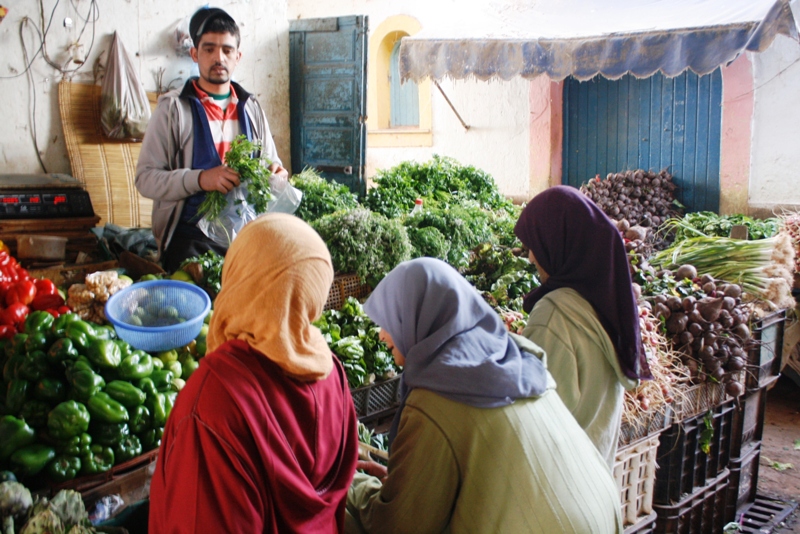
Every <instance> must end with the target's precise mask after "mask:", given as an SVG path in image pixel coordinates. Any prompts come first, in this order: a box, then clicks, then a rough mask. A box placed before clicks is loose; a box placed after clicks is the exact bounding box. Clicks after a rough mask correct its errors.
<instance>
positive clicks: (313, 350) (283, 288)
mask: <svg viewBox="0 0 800 534" xmlns="http://www.w3.org/2000/svg"><path fill="white" fill-rule="evenodd" d="M332 282H333V266H332V264H331V256H330V253H329V252H328V248H327V247H326V246H325V243H324V242H323V241H322V239H321V238H320V236H319V234H317V233H316V232H315V231H314V230H313V229H312V228H311V227H310V226H309V225H308V224H306V223H305V222H303V221H302V220H300V219H298V218H297V217H294V216H292V215H285V214H281V213H275V214H267V215H264V216H262V217H259V218H258V219H256V220H254V221H252V222H250V223H249V224H247V225H246V226H245V227H244V228H243V229H242V231H241V232H240V233H239V235H237V236H236V239H235V240H234V241H233V244H232V245H231V247H230V248H229V249H228V253H227V254H226V255H225V264H224V266H223V268H222V291H220V293H219V295H218V296H217V299H216V300H215V301H214V315H213V317H212V319H211V324H210V326H209V331H208V350H209V351H213V350H215V349H216V348H217V347H219V346H220V345H222V344H223V343H224V342H226V341H228V340H231V339H239V340H242V341H245V342H247V343H248V344H249V345H250V346H251V347H253V348H254V349H256V350H257V351H259V352H261V353H262V354H264V355H265V356H266V357H267V358H269V359H270V360H272V361H273V362H275V363H276V364H278V366H280V367H281V369H283V370H284V372H286V374H288V375H289V376H292V377H294V378H297V379H298V380H303V381H313V380H320V379H323V378H326V377H327V376H328V374H329V373H330V372H331V369H332V368H333V360H332V355H331V350H330V348H329V347H328V345H327V343H326V342H325V339H324V338H323V337H322V333H321V332H320V331H319V329H317V328H316V327H315V326H313V325H312V324H311V322H312V321H314V320H316V319H317V318H319V316H320V315H321V314H322V309H323V308H324V306H325V302H326V301H327V298H328V292H329V291H330V288H331V283H332Z"/></svg>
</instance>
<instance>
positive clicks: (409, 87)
mask: <svg viewBox="0 0 800 534" xmlns="http://www.w3.org/2000/svg"><path fill="white" fill-rule="evenodd" d="M421 29H422V25H421V24H420V23H419V21H417V20H416V19H415V18H413V17H409V16H407V15H395V16H392V17H389V18H387V19H386V20H384V21H383V22H382V23H380V24H379V25H378V27H377V28H375V29H374V30H373V31H372V32H371V33H370V38H369V63H368V66H367V76H368V78H369V79H368V83H367V144H368V145H369V146H371V147H409V146H418V147H422V146H433V134H432V133H431V82H430V80H428V79H425V80H422V81H420V82H419V83H414V82H412V81H410V80H408V81H406V82H405V83H400V69H399V61H398V59H399V51H400V46H401V41H402V39H403V37H408V36H411V35H414V34H415V33H417V32H418V31H419V30H421Z"/></svg>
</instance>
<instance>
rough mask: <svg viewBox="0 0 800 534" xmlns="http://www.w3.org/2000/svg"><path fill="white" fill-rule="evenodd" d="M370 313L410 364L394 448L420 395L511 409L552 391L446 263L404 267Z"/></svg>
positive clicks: (532, 359)
mask: <svg viewBox="0 0 800 534" xmlns="http://www.w3.org/2000/svg"><path fill="white" fill-rule="evenodd" d="M364 311H365V312H366V313H367V315H369V317H370V318H371V319H372V320H373V321H375V323H377V324H378V325H379V326H381V327H382V328H383V329H385V330H386V331H387V332H389V335H391V336H392V340H393V341H394V345H395V347H396V348H397V349H398V350H399V351H400V352H401V353H402V354H403V355H404V356H405V358H406V363H405V367H404V369H403V374H402V375H401V379H400V388H401V391H400V393H401V398H402V403H401V406H400V408H399V409H398V411H397V413H396V415H395V419H394V422H393V423H392V428H391V430H390V432H389V440H390V442H391V441H392V440H393V439H394V436H395V435H396V433H397V426H398V424H399V422H400V413H401V412H402V410H403V407H404V406H405V399H406V397H407V396H408V393H409V392H410V391H411V390H412V389H414V388H423V389H427V390H430V391H433V392H435V393H438V394H440V395H442V396H443V397H446V398H448V399H451V400H454V401H457V402H461V403H464V404H468V405H470V406H477V407H480V408H494V407H498V406H506V405H508V404H511V403H513V402H514V399H520V398H528V397H534V396H538V395H541V394H542V393H544V391H545V389H546V385H547V372H546V370H545V367H544V364H542V362H541V360H539V358H538V357H536V356H535V355H533V354H528V353H526V352H522V351H520V349H519V348H518V347H517V345H516V344H515V343H514V341H513V340H512V339H511V337H510V336H509V335H508V330H507V329H506V327H505V325H504V324H503V321H502V320H501V319H500V316H499V315H497V313H495V311H494V310H492V308H491V307H490V306H489V305H488V304H486V302H485V301H484V300H483V298H482V297H481V296H480V294H479V293H478V292H477V291H476V290H475V288H474V287H472V286H471V285H469V283H468V282H467V281H466V280H464V278H463V277H462V276H461V275H460V274H458V272H457V271H456V270H455V269H453V268H452V267H450V266H449V265H448V264H446V263H444V262H443V261H440V260H437V259H434V258H418V259H415V260H411V261H407V262H404V263H401V264H400V265H398V266H397V267H395V268H394V269H393V270H392V271H391V272H390V273H389V274H388V275H387V276H386V278H384V279H383V280H382V281H381V282H380V283H379V284H378V286H377V287H376V288H375V291H373V293H372V294H371V295H370V297H369V299H367V302H366V303H365V304H364Z"/></svg>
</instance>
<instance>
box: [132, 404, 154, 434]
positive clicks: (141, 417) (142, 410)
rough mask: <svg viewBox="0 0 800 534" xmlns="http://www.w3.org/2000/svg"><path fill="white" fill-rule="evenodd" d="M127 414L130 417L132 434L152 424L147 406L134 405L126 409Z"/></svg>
mask: <svg viewBox="0 0 800 534" xmlns="http://www.w3.org/2000/svg"><path fill="white" fill-rule="evenodd" d="M128 416H129V419H130V425H131V432H133V433H134V434H141V433H142V432H145V431H147V430H150V427H152V426H153V422H152V418H151V417H150V410H148V409H147V406H144V405H142V406H136V407H134V408H129V409H128Z"/></svg>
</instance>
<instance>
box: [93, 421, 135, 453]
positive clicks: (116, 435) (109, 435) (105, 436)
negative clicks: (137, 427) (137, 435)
mask: <svg viewBox="0 0 800 534" xmlns="http://www.w3.org/2000/svg"><path fill="white" fill-rule="evenodd" d="M89 432H90V433H91V435H92V442H93V443H96V444H99V445H105V446H106V447H113V446H114V445H116V444H117V443H119V442H120V441H121V440H122V438H124V437H125V436H128V435H130V430H129V429H128V424H127V423H117V424H109V423H98V422H96V421H92V424H91V425H90V426H89Z"/></svg>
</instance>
